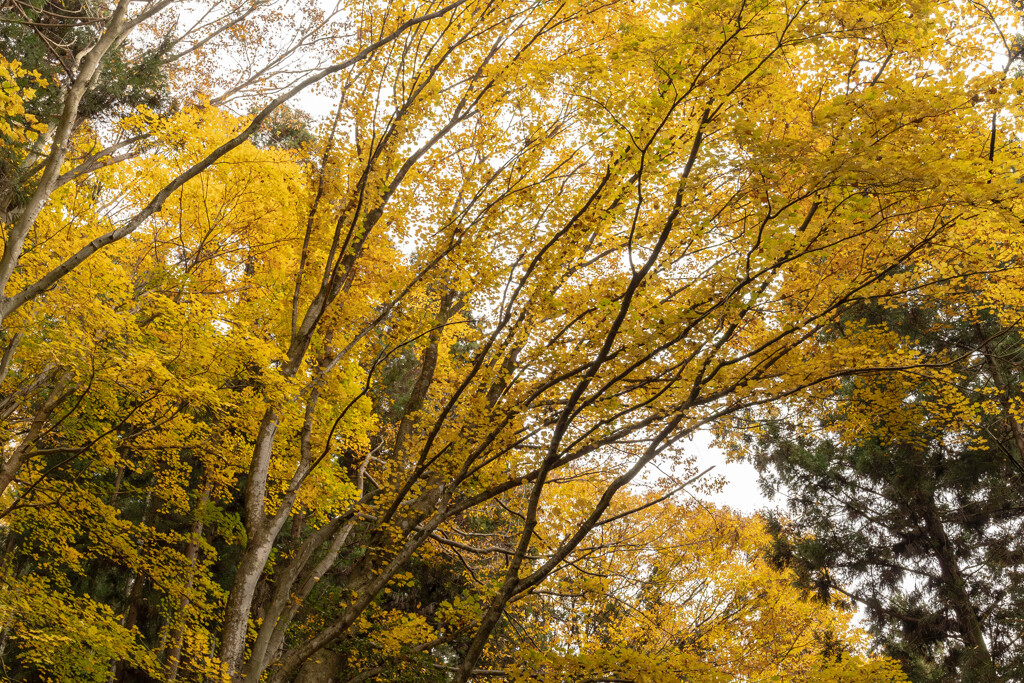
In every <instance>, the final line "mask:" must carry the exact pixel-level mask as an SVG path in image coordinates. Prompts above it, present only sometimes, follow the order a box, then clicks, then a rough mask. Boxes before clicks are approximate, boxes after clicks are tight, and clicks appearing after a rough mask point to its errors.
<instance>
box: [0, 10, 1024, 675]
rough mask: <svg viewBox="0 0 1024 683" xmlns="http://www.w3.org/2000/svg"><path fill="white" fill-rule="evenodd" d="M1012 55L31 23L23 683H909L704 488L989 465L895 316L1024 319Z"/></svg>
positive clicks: (688, 20)
mask: <svg viewBox="0 0 1024 683" xmlns="http://www.w3.org/2000/svg"><path fill="white" fill-rule="evenodd" d="M1015 21H1016V15H1015V12H1014V10H1013V8H1012V7H1010V6H1009V5H1007V6H1001V5H981V4H972V3H961V2H930V1H921V2H904V3H893V2H887V1H882V0H866V1H864V2H848V1H846V0H842V1H839V2H816V1H806V2H799V3H790V2H782V1H781V0H763V1H757V2H750V1H749V0H709V1H706V2H705V1H703V0H702V1H699V2H688V3H677V2H662V1H661V0H637V1H633V2H626V1H616V0H611V1H608V0H595V1H591V0H576V1H574V2H567V3H566V2H549V1H547V0H539V1H537V2H519V1H510V2H505V1H504V0H501V1H495V0H454V1H453V2H451V3H448V4H445V3H435V2H432V1H428V2H379V3H358V2H347V0H345V1H343V2H341V3H339V4H338V5H337V6H335V7H333V8H332V9H331V10H330V11H328V9H327V6H326V5H323V6H321V5H320V4H317V3H312V2H309V3H304V2H293V1H291V0H282V1H281V2H273V1H270V0H267V1H263V0H253V1H252V2H235V3H221V2H217V3H213V2H211V3H206V2H204V1H202V0H197V1H196V2H194V3H172V2H170V1H169V0H145V1H144V2H135V3H129V2H127V1H122V2H119V3H117V4H114V3H112V2H99V3H84V2H83V3H78V2H67V3H51V2H46V3H43V2H35V1H34V0H14V1H13V2H12V3H8V4H6V5H4V6H3V8H2V9H0V26H2V32H0V48H2V57H0V110H2V118H0V139H2V140H3V149H2V156H0V170H2V177H0V219H2V220H3V224H4V245H3V254H2V256H0V324H2V330H0V347H2V349H0V350H2V353H3V355H2V361H0V382H2V384H0V453H2V463H0V542H2V546H0V657H2V661H3V669H2V671H3V674H2V675H3V676H5V677H6V678H7V679H9V680H12V681H37V680H42V681H61V682H63V681H69V682H70V681H151V680H152V681H174V680H183V681H248V682H255V681H269V682H272V683H283V682H284V681H292V680H295V681H321V680H322V681H353V682H354V681H457V682H459V683H462V682H464V681H466V680H469V679H471V678H472V679H485V678H486V679H493V678H496V679H500V680H509V681H534V680H541V681H552V682H554V681H618V682H625V681H636V682H638V683H639V682H640V681H652V682H661V681H664V682H666V683H667V682H669V681H672V682H675V681H681V680H686V681H707V682H712V681H733V680H742V681H794V682H796V681H807V682H810V681H821V682H825V681H849V682H850V683H855V682H860V681H864V682H867V681H881V682H884V681H903V680H906V677H905V676H906V671H905V670H906V667H901V664H900V662H897V661H896V660H894V659H891V658H888V657H885V656H883V655H882V654H879V652H878V651H877V649H875V648H873V646H872V642H871V638H870V637H869V635H868V634H867V633H866V632H865V631H864V630H863V629H862V628H860V627H859V626H858V625H856V624H855V623H854V607H853V603H852V602H851V597H852V599H856V597H857V596H856V595H853V596H851V594H850V590H851V586H850V585H849V584H847V583H843V582H841V581H832V582H829V581H825V582H824V583H822V582H821V581H819V583H818V584H817V588H815V586H814V585H812V583H813V582H811V583H809V582H808V577H809V576H810V575H811V574H812V573H813V572H811V571H810V570H808V569H807V567H806V566H805V565H801V564H800V563H797V562H789V563H787V562H785V561H782V559H780V557H781V556H780V554H779V553H778V552H777V551H778V548H779V546H778V543H779V538H780V536H779V533H778V532H779V528H780V526H779V520H774V521H772V522H771V523H769V522H766V521H765V520H764V519H762V518H761V517H744V516H742V515H740V514H738V513H736V512H734V511H732V510H729V509H723V508H716V507H714V506H711V505H710V504H707V503H703V502H700V501H699V495H698V497H697V498H694V497H693V495H691V494H692V493H694V492H697V493H698V494H699V492H700V491H701V489H702V487H707V486H711V484H710V483H709V481H708V480H707V478H706V477H703V474H704V473H701V472H698V471H697V469H696V468H695V466H694V458H693V457H692V455H691V454H689V453H688V450H687V444H688V443H689V439H690V438H691V437H692V436H694V435H695V434H697V433H698V432H701V431H704V430H707V429H713V430H715V433H716V434H717V435H718V438H719V440H720V442H721V443H722V444H725V445H729V446H731V447H732V448H733V449H734V450H735V451H736V452H737V453H739V454H744V453H745V454H751V453H759V454H761V456H763V457H766V456H764V453H766V452H767V451H768V450H770V446H769V445H767V444H766V442H765V439H766V438H768V437H769V436H772V435H775V436H778V435H779V434H780V431H779V430H780V427H779V424H780V423H781V422H785V420H784V418H790V417H798V418H800V419H792V420H789V421H788V422H785V424H786V425H787V428H791V432H792V433H794V434H799V436H800V438H804V439H809V438H812V437H813V436H815V434H816V433H815V430H816V429H817V428H818V427H820V425H821V424H822V423H821V422H818V421H817V420H818V419H819V418H820V419H824V420H826V422H828V425H829V426H828V430H830V431H829V433H830V434H831V433H836V434H841V435H842V437H843V438H845V439H846V440H847V441H846V442H844V443H850V444H854V443H858V442H859V441H858V440H859V439H861V438H862V437H864V435H865V434H867V433H868V432H870V430H871V429H872V428H873V427H874V426H876V425H878V424H880V423H882V422H884V420H883V419H882V417H881V414H882V413H885V415H886V416H887V417H886V420H888V422H886V424H890V425H891V428H892V430H893V433H896V434H898V435H900V438H904V437H905V438H907V439H910V437H909V436H907V435H908V434H910V433H911V432H912V431H913V430H912V429H911V427H910V424H909V421H913V422H914V423H915V424H918V423H919V422H920V418H919V417H913V416H911V417H906V416H909V415H910V412H911V411H907V412H906V415H905V417H906V419H907V420H908V422H905V423H904V424H899V423H897V422H895V421H893V420H890V419H889V417H888V416H891V415H892V414H893V413H895V412H898V411H895V410H893V409H892V406H893V405H897V404H900V405H908V404H910V403H912V401H911V400H910V399H908V398H907V393H908V391H909V390H908V388H907V383H908V382H910V381H911V380H909V379H908V378H909V377H912V376H918V375H915V374H913V373H919V374H921V373H923V376H925V377H927V381H928V382H930V383H931V384H932V385H933V386H934V387H935V390H934V396H930V397H929V399H928V401H927V402H922V403H921V404H920V406H919V407H920V408H921V411H923V412H924V413H927V414H929V415H933V414H942V415H946V416H953V418H950V420H951V426H948V427H947V428H945V429H946V431H944V432H943V433H944V434H947V435H948V434H953V433H957V434H959V433H962V431H963V430H962V429H961V427H962V426H963V423H962V422H957V421H956V419H954V418H956V417H963V416H964V415H967V413H970V412H971V410H972V409H970V407H969V405H968V403H969V402H967V401H966V400H965V399H963V396H962V395H961V394H960V392H958V391H957V390H953V389H949V387H950V386H951V385H952V384H954V383H946V384H944V383H943V381H944V378H949V377H952V375H953V374H955V373H957V372H959V371H958V370H957V368H956V367H951V366H950V355H949V354H948V353H946V351H945V350H936V349H935V348H934V347H932V346H929V345H927V344H921V343H912V342H911V341H908V333H907V332H906V330H903V329H901V328H899V326H894V325H888V324H883V323H882V322H880V321H879V320H878V316H877V315H875V314H874V313H873V311H876V310H877V309H879V308H881V309H885V310H897V309H900V307H905V306H908V305H910V304H915V303H919V301H920V298H921V297H928V298H929V301H931V300H937V301H956V304H955V305H953V304H950V305H948V306H947V307H946V308H945V309H943V310H945V311H946V312H945V313H944V314H939V315H940V317H941V315H946V316H959V315H965V316H968V315H975V316H979V317H978V320H979V321H981V322H985V324H987V325H988V326H989V327H987V328H986V329H988V330H995V329H1002V328H1011V327H1012V326H1014V325H1015V324H1016V323H1017V320H1018V317H1019V312H1020V310H1021V303H1022V302H1021V292H1022V291H1024V288H1022V286H1021V285H1022V284H1024V282H1022V276H1024V273H1022V271H1021V259H1022V256H1024V250H1022V249H1021V245H1020V241H1021V240H1022V239H1024V238H1022V234H1024V233H1022V231H1021V229H1020V226H1021V219H1020V217H1019V215H1020V211H1021V203H1020V202H1021V198H1022V194H1024V185H1021V183H1020V178H1019V175H1020V170H1019V169H1020V168H1021V158H1020V149H1019V144H1018V143H1019V140H1018V138H1019V134H1018V132H1017V127H1018V117H1017V110H1018V108H1019V107H1020V106H1021V100H1020V93H1021V91H1022V90H1021V85H1022V84H1021V81H1020V79H1018V78H1017V77H1016V76H1015V75H1014V74H1015V71H1014V69H1015V67H1014V66H1013V59H1014V58H1015V56H1016V54H1017V48H1016V47H1015V43H1013V41H1012V39H1011V38H1009V37H1008V36H1012V35H1013V34H1014V32H1015V23H1014V22H1015ZM999 60H1001V61H999ZM1008 60H1009V62H1008ZM996 63H997V64H998V65H997V66H995V67H992V66H990V65H992V64H996ZM1007 64H1009V66H1006V65H1007ZM1004 66H1006V68H1003V67H1004ZM325 102H326V103H327V104H324V103H325ZM304 110H308V111H310V112H312V113H310V114H305V113H303V111H304ZM958 307H959V308H958ZM963 311H967V312H966V313H965V312H963ZM982 317H983V318H982ZM990 337H991V334H988V335H987V336H986V334H984V333H983V334H982V335H981V336H980V337H978V338H977V340H976V341H977V343H978V344H980V345H982V346H983V345H984V343H987V342H986V340H987V339H989V338H990ZM979 348H981V347H979ZM957 376H958V377H959V376H960V375H957ZM851 386H855V387H856V388H855V390H854V389H850V387H851ZM943 387H945V389H943ZM1007 391H1009V390H1007ZM843 392H847V393H846V394H844V393H843ZM851 392H853V393H855V394H856V395H858V396H862V397H863V400H862V401H859V402H856V407H855V409H850V410H847V411H843V410H840V409H839V408H837V399H836V397H837V396H844V395H850V393H851ZM857 392H860V393H857ZM1006 396H1007V397H1008V398H1007V400H1010V398H1009V397H1010V394H1009V393H1007V394H1006ZM992 398H993V401H995V403H992V404H991V405H990V407H991V408H992V410H993V411H994V410H995V406H996V405H997V404H998V396H996V395H994V394H993V397H992ZM1014 400H1015V399H1014ZM925 403H927V405H925ZM999 405H1002V404H999ZM1004 407H1005V410H1006V411H1007V413H1006V414H1010V413H1012V414H1013V415H1016V414H1017V413H1018V412H1019V405H1018V403H1012V405H1010V404H1009V403H1008V404H1006V405H1005V406H1004ZM801 411H803V412H801ZM840 413H842V419H841V420H839V418H837V417H836V416H837V415H839V414H840ZM900 414H901V415H902V414H903V413H900ZM972 414H973V413H972ZM915 415H916V413H915ZM966 419H967V418H964V420H966ZM936 420H938V418H936ZM840 423H841V424H840ZM937 423H938V422H936V424H937ZM837 424H838V426H836V425H837ZM958 430H959V431H958ZM787 433H789V432H787ZM936 438H938V437H936ZM1021 444H1024V441H1022V442H1021ZM773 525H774V526H773ZM810 533H811V532H807V533H806V534H804V535H802V536H801V535H800V533H797V532H793V533H792V534H790V536H788V537H787V538H788V539H789V541H790V542H792V543H796V544H799V543H800V542H802V541H807V540H808V539H810V538H811V536H810V535H809V534H810ZM814 570H815V571H817V572H818V574H817V576H819V577H820V576H821V572H822V571H824V572H825V573H826V574H827V571H828V568H827V567H824V566H816V567H815V568H814ZM993 671H995V669H993ZM993 675H996V674H993Z"/></svg>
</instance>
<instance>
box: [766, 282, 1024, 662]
mask: <svg viewBox="0 0 1024 683" xmlns="http://www.w3.org/2000/svg"><path fill="white" fill-rule="evenodd" d="M977 295H978V293H977V292H974V293H973V296H972V293H971V292H962V293H961V296H960V297H957V298H956V299H953V301H957V302H958V303H960V305H959V306H957V305H951V304H950V303H948V302H937V301H936V302H918V303H917V305H916V306H915V305H914V304H909V305H905V306H899V307H895V308H889V307H886V308H882V307H879V306H877V305H876V306H872V307H868V308H867V309H866V310H865V311H863V314H864V315H865V317H866V319H868V320H871V321H872V322H873V323H874V324H876V325H879V326H881V327H883V328H886V329H889V330H892V331H893V332H894V333H895V334H897V335H898V336H899V339H900V340H901V341H902V342H903V343H904V344H906V345H907V346H910V347H912V348H914V349H916V350H917V351H918V352H920V353H921V354H922V355H923V356H925V357H927V358H928V359H929V360H930V361H931V362H932V363H934V364H935V365H936V366H937V367H936V369H934V370H932V371H925V372H915V373H913V374H907V375H904V376H893V377H886V378H857V379H855V380H851V381H850V382H849V383H848V386H846V387H845V389H844V391H843V392H842V394H841V395H840V396H841V398H840V400H839V401H836V402H835V403H834V407H833V408H832V409H830V410H828V411H827V412H818V411H815V413H814V414H815V415H816V416H818V419H819V420H820V423H819V426H818V427H817V429H816V430H815V434H814V435H811V434H809V433H807V432H805V431H804V430H803V427H802V426H801V427H795V425H792V423H790V422H789V421H780V422H777V423H773V424H772V425H771V427H770V428H769V430H768V431H767V433H766V435H765V437H764V440H763V442H762V444H761V445H760V446H759V456H758V461H757V462H758V464H759V467H760V468H761V469H762V470H763V471H764V472H765V473H766V474H770V475H771V476H772V479H771V481H772V484H771V486H772V487H773V488H775V489H777V490H784V491H786V492H787V495H789V496H790V508H791V513H792V516H793V521H792V522H791V523H786V524H780V525H779V526H778V529H777V533H778V537H779V542H780V553H781V555H782V556H783V558H782V559H784V561H785V562H789V563H795V564H796V565H797V566H799V567H800V568H801V570H802V571H803V572H804V573H805V580H806V581H810V582H813V583H814V584H816V585H818V586H821V587H822V589H823V590H827V587H828V586H833V585H841V586H843V588H841V589H840V590H842V591H843V592H845V593H846V594H848V595H849V596H851V597H852V598H854V599H855V600H856V601H858V602H859V603H861V604H863V605H864V606H865V607H866V608H867V611H868V614H869V615H870V616H871V618H872V621H873V623H874V626H875V629H876V634H877V637H878V639H879V640H880V641H881V642H882V643H884V644H885V645H886V647H887V649H888V651H889V652H890V653H891V654H893V655H894V656H898V657H900V658H901V659H903V660H904V662H905V667H906V668H907V670H908V672H910V673H912V674H913V677H914V678H915V680H964V681H970V680H977V681H991V680H1003V679H1005V680H1014V679H1015V678H1017V677H1019V676H1020V672H1021V666H1022V663H1021V659H1020V657H1021V653H1020V647H1019V640H1020V639H1019V634H1018V633H1017V628H1016V626H1015V625H1014V624H1015V623H1016V622H1018V621H1019V618H1020V607H1019V605H1017V604H1016V601H1015V600H1014V599H1013V598H1012V597H1011V596H1013V595H1015V594H1017V593H1019V582H1020V565H1021V557H1020V553H1019V549H1018V547H1017V546H1018V539H1019V538H1020V537H1021V533H1022V527H1021V525H1022V518H1021V514H1020V509H1021V500H1020V477H1021V473H1022V471H1024V470H1022V462H1024V461H1022V460H1021V455H1020V454H1021V453H1022V452H1024V451H1022V450H1021V446H1024V441H1022V440H1021V439H1020V438H1019V435H1020V433H1021V432H1020V426H1019V424H1018V421H1017V420H1018V418H1017V416H1016V405H1017V401H1018V400H1019V398H1018V396H1017V389H1016V387H1018V386H1019V385H1020V381H1019V379H1018V378H1017V372H1018V371H1017V367H1018V361H1017V357H1018V356H1019V349H1020V340H1019V336H1018V334H1017V331H1016V330H1015V329H1014V328H1013V327H1005V326H1003V325H1002V324H1000V323H999V322H998V320H999V318H998V317H996V316H993V311H992V310H991V309H986V308H985V306H984V304H983V303H982V302H980V301H978V298H980V297H978V296H977ZM972 299H974V300H973V301H972ZM968 303H971V304H974V305H977V306H979V308H971V307H968V306H964V304H968ZM911 306H913V307H911ZM1002 312H1003V313H1009V311H1002ZM830 433H831V436H825V435H826V434H830ZM790 534H796V535H797V536H798V537H799V538H800V539H801V540H796V541H793V540H790Z"/></svg>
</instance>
